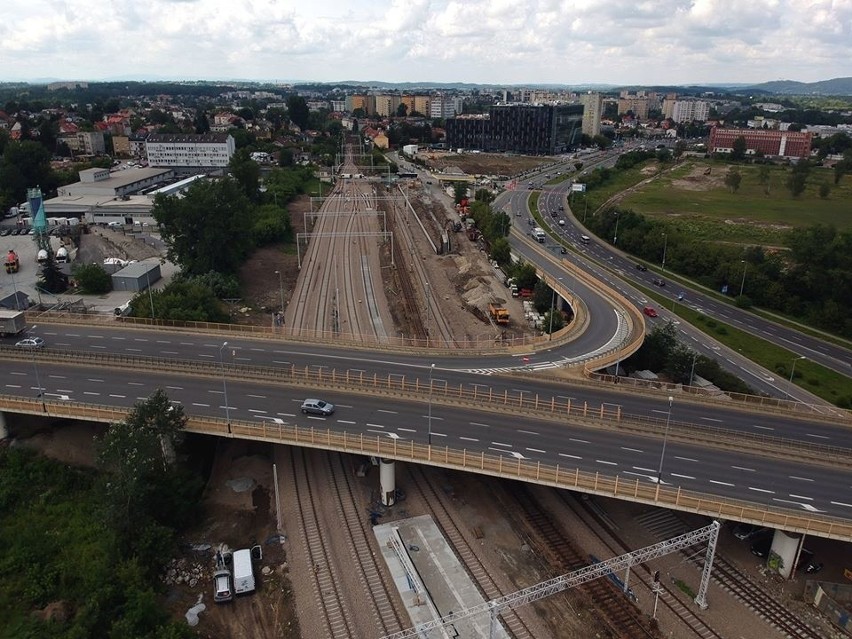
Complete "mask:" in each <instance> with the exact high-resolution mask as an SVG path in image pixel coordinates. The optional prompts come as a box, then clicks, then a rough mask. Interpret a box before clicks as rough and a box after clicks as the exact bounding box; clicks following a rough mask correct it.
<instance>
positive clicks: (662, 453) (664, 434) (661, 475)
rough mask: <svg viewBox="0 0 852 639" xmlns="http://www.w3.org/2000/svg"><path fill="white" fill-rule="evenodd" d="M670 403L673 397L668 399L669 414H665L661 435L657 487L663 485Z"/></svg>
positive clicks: (670, 412)
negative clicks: (661, 448) (663, 429)
mask: <svg viewBox="0 0 852 639" xmlns="http://www.w3.org/2000/svg"><path fill="white" fill-rule="evenodd" d="M672 402H674V397H671V396H670V397H669V412H668V413H667V414H666V430H665V432H664V433H663V450H662V452H661V453H660V468H659V469H658V470H657V486H659V485H660V484H662V483H663V479H662V477H663V459H664V458H665V456H666V442H667V441H668V439H669V422H670V421H671V418H672Z"/></svg>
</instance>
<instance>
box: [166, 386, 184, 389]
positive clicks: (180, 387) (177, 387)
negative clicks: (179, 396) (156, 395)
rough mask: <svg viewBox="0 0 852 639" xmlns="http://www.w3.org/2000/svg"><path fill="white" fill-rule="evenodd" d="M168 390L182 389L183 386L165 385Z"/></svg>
mask: <svg viewBox="0 0 852 639" xmlns="http://www.w3.org/2000/svg"><path fill="white" fill-rule="evenodd" d="M166 388H168V389H169V390H183V386H166Z"/></svg>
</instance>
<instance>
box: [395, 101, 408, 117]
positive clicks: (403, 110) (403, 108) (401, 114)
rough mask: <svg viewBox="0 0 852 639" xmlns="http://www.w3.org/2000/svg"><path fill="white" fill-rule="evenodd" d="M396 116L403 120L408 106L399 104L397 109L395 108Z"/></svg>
mask: <svg viewBox="0 0 852 639" xmlns="http://www.w3.org/2000/svg"><path fill="white" fill-rule="evenodd" d="M396 115H397V117H400V118H404V117H405V116H406V115H408V105H407V104H405V103H401V104H400V105H399V106H398V107H396Z"/></svg>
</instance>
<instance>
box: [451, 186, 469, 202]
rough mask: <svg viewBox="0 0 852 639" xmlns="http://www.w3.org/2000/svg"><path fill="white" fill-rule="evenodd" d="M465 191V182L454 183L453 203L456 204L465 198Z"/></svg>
mask: <svg viewBox="0 0 852 639" xmlns="http://www.w3.org/2000/svg"><path fill="white" fill-rule="evenodd" d="M467 189H468V187H467V182H456V183H455V184H454V185H453V201H454V202H455V203H456V204H459V203H460V202H461V201H462V200H464V199H465V198H467Z"/></svg>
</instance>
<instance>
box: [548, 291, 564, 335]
mask: <svg viewBox="0 0 852 639" xmlns="http://www.w3.org/2000/svg"><path fill="white" fill-rule="evenodd" d="M557 279H558V280H559V281H560V282H561V281H562V278H561V277H560V278H557ZM552 291H553V296H552V297H551V298H550V332H549V335H548V339H551V340H552V339H553V312H554V311H555V310H556V287H554V288H553V289H552Z"/></svg>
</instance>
